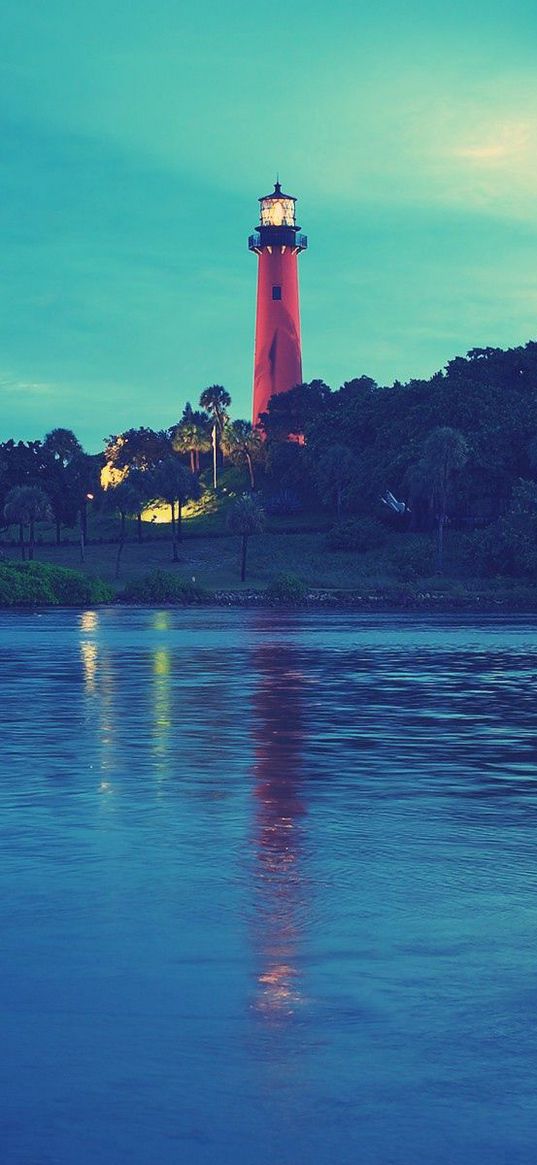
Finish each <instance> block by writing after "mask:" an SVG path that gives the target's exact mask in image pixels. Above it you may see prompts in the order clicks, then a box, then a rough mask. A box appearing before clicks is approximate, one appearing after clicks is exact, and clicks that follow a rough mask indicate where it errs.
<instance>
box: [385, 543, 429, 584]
mask: <svg viewBox="0 0 537 1165" xmlns="http://www.w3.org/2000/svg"><path fill="white" fill-rule="evenodd" d="M390 557H391V562H392V566H393V571H394V574H395V575H396V577H397V578H398V579H400V580H401V582H414V581H415V580H417V579H420V578H431V576H432V575H434V574H435V573H436V563H435V554H434V547H433V543H432V540H431V539H430V538H428V537H427V536H426V535H424V534H415V535H412V534H403V535H399V536H398V537H397V539H396V540H395V541H394V543H393V546H392V547H391V555H390Z"/></svg>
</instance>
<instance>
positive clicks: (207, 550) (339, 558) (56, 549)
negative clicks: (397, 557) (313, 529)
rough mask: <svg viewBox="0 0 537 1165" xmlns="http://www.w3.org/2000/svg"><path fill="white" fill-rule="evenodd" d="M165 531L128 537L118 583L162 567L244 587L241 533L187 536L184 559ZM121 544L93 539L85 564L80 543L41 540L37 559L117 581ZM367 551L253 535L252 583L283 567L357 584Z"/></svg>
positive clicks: (10, 552) (205, 581)
mask: <svg viewBox="0 0 537 1165" xmlns="http://www.w3.org/2000/svg"><path fill="white" fill-rule="evenodd" d="M164 530H165V527H161V528H160V530H159V536H158V537H157V538H152V539H151V540H150V541H147V542H143V543H142V544H141V545H140V544H139V543H138V542H133V541H131V542H127V543H126V544H125V547H124V549H123V554H122V559H121V568H120V577H119V581H118V588H119V589H121V586H122V584H123V583H125V582H126V581H127V579H130V578H134V577H136V576H138V575H141V574H146V573H148V572H149V571H152V570H155V569H156V568H159V569H162V570H173V571H177V573H178V574H180V575H181V576H183V577H184V578H186V579H191V578H193V577H194V578H195V579H196V582H198V583H201V585H202V586H205V587H208V588H210V589H212V590H219V589H226V588H232V589H234V590H235V589H237V590H240V589H241V587H242V585H243V584H241V582H240V578H239V551H240V544H239V539H238V538H237V537H232V536H231V535H220V536H217V537H210V536H206V537H201V536H196V537H192V536H188V535H187V536H186V537H185V538H184V539H183V541H182V543H181V544H180V546H179V558H180V561H179V563H177V565H174V564H173V563H172V560H171V544H170V542H169V540H168V539H164V537H161V536H160V534H161V531H162V533H163V532H164ZM2 550H3V552H4V553H5V554H6V555H7V556H8V557H12V558H16V559H19V557H20V552H19V550H18V548H17V547H13V546H3V547H2ZM116 554H117V545H115V544H107V543H92V544H90V545H88V546H87V547H86V556H85V563H84V564H82V563H81V561H80V548H79V546H77V545H76V543H74V544H72V545H62V546H54V545H50V544H48V545H38V546H37V547H36V558H37V559H38V560H39V561H41V562H51V563H55V564H56V565H57V566H68V567H71V568H72V569H75V570H85V571H87V572H88V573H89V574H92V575H98V576H99V577H101V578H104V579H106V580H107V581H108V582H112V583H114V581H115V579H114V576H115V563H116ZM367 557H368V556H366V555H357V554H348V553H346V552H342V551H339V552H333V551H331V552H330V553H328V552H327V550H326V547H325V545H324V537H323V535H322V534H308V533H305V534H277V533H271V532H267V533H265V534H260V535H257V536H255V537H253V538H251V539H250V541H249V545H248V569H247V579H246V583H245V584H244V586H245V587H246V588H250V587H255V588H264V587H266V586H267V584H268V583H269V582H270V580H271V579H272V578H274V576H275V575H277V574H280V573H282V572H286V573H287V572H292V573H293V574H297V575H298V576H299V577H300V578H301V579H302V580H303V581H304V582H305V583H307V584H308V585H309V586H312V587H335V588H352V587H354V586H357V585H359V584H360V583H361V582H363V580H364V566H365V565H366V564H365V563H364V559H365V558H367Z"/></svg>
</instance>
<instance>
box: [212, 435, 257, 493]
mask: <svg viewBox="0 0 537 1165" xmlns="http://www.w3.org/2000/svg"><path fill="white" fill-rule="evenodd" d="M220 448H221V449H222V452H223V454H224V456H225V457H229V459H230V460H231V461H232V462H233V463H234V464H235V465H244V464H246V465H247V467H248V473H249V476H250V487H251V489H255V477H254V463H255V462H256V461H260V460H261V457H262V456H263V454H264V451H265V446H264V443H263V440H262V437H261V434H260V432H259V430H258V429H256V428H254V426H253V425H251V424H250V421H228V422H227V424H225V425H224V428H223V430H222V435H221V437H220Z"/></svg>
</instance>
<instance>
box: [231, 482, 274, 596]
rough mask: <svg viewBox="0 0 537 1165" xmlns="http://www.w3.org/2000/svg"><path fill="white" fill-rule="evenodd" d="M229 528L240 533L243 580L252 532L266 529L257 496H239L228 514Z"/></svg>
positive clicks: (242, 579) (234, 532)
mask: <svg viewBox="0 0 537 1165" xmlns="http://www.w3.org/2000/svg"><path fill="white" fill-rule="evenodd" d="M227 525H228V529H229V530H230V531H231V533H232V534H239V535H240V539H241V582H244V580H245V578H246V551H247V548H248V539H249V538H251V536H252V534H260V533H261V532H262V531H263V530H264V529H265V513H264V510H263V509H262V508H261V506H260V505H259V502H258V501H257V499H256V498H254V497H252V496H251V495H249V494H245V495H244V496H243V497H242V498H237V500H236V502H234V503H233V505H232V506H231V508H230V509H229V510H228V516H227Z"/></svg>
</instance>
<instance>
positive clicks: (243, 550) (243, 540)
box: [241, 534, 248, 582]
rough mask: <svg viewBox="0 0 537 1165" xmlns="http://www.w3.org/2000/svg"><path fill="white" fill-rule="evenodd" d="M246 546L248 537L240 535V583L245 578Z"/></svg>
mask: <svg viewBox="0 0 537 1165" xmlns="http://www.w3.org/2000/svg"><path fill="white" fill-rule="evenodd" d="M247 546H248V535H247V534H243V535H242V546H241V582H244V580H245V578H246V547H247Z"/></svg>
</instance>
